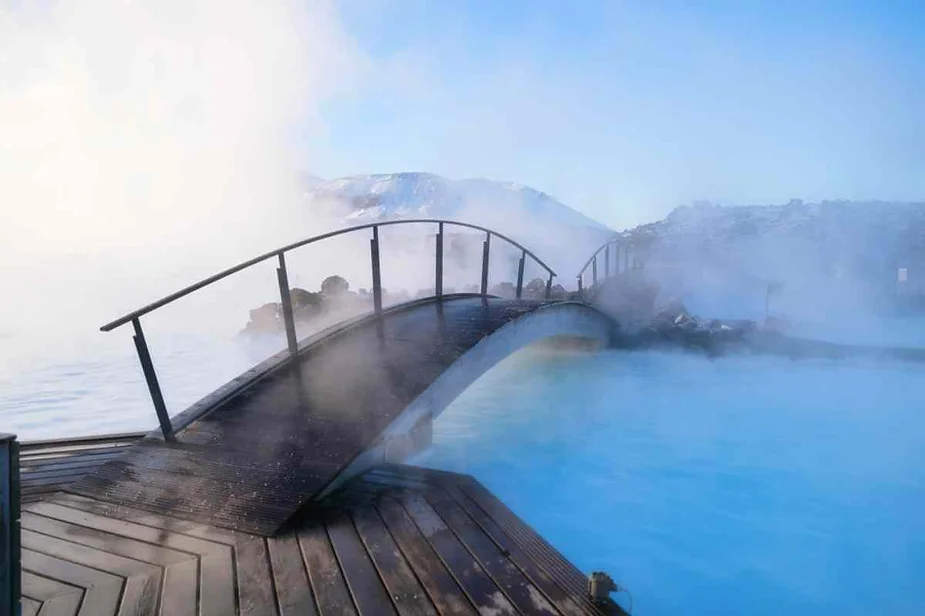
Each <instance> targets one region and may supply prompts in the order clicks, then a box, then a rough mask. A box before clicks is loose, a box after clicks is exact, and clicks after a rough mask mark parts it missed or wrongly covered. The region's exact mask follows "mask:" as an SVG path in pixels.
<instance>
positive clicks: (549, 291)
mask: <svg viewBox="0 0 925 616" xmlns="http://www.w3.org/2000/svg"><path fill="white" fill-rule="evenodd" d="M551 294H552V272H550V273H549V279H548V280H547V281H546V300H547V301H548V300H549V296H550V295H551Z"/></svg>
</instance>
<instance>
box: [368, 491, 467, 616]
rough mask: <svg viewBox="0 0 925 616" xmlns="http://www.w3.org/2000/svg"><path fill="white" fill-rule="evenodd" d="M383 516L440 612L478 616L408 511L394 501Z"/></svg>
mask: <svg viewBox="0 0 925 616" xmlns="http://www.w3.org/2000/svg"><path fill="white" fill-rule="evenodd" d="M378 510H379V515H380V516H381V517H382V521H383V522H385V526H386V528H388V530H389V532H390V533H391V535H392V537H393V539H394V540H395V543H396V544H398V547H399V549H401V551H402V553H403V554H404V556H405V558H406V559H407V561H408V563H409V564H410V565H411V568H412V570H413V571H414V572H415V574H416V575H417V577H418V579H419V580H420V581H421V585H422V586H424V589H425V590H426V591H427V594H428V595H430V599H431V601H433V603H434V605H435V606H436V608H437V611H438V612H440V613H441V614H444V615H450V614H475V613H476V609H475V607H474V606H473V604H472V603H471V602H470V601H469V599H468V597H467V596H466V594H465V593H464V592H463V590H462V588H460V586H459V585H458V584H457V583H456V580H455V579H453V576H451V575H450V573H449V572H448V571H447V570H446V568H445V567H444V566H443V563H442V562H441V561H440V559H439V558H438V557H437V555H436V554H435V553H434V551H433V549H431V547H430V545H429V544H428V543H427V541H426V540H425V539H424V536H423V535H421V533H420V531H418V529H417V527H416V526H415V525H414V522H412V521H411V518H409V517H408V514H407V513H406V512H405V510H404V508H403V507H402V506H401V505H400V504H399V503H398V502H397V501H395V500H394V499H391V498H384V499H383V500H382V501H381V502H380V503H379V507H378Z"/></svg>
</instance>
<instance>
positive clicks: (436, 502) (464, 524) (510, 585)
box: [424, 489, 559, 615]
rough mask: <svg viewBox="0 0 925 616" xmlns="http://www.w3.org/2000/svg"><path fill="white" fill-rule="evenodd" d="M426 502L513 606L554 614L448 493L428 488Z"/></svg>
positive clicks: (538, 592)
mask: <svg viewBox="0 0 925 616" xmlns="http://www.w3.org/2000/svg"><path fill="white" fill-rule="evenodd" d="M424 497H425V498H426V499H427V501H428V503H429V504H430V505H431V506H432V507H433V508H434V510H435V511H436V512H437V514H438V515H439V516H440V517H441V518H442V519H443V520H444V522H446V524H447V525H448V526H449V527H450V529H451V530H452V531H453V533H454V534H455V535H456V536H457V537H458V538H459V540H460V541H461V542H462V543H463V544H464V545H465V546H466V548H467V549H468V550H469V552H470V553H471V554H472V555H473V556H474V557H475V558H476V560H478V561H479V564H480V565H482V567H483V568H484V569H485V571H486V572H487V573H488V575H490V576H491V578H492V579H493V580H494V582H495V584H497V585H498V586H499V587H500V588H501V589H502V590H503V591H504V594H505V595H506V596H507V597H508V598H509V599H510V600H511V602H512V603H513V604H514V605H515V606H516V607H517V609H518V610H519V611H520V612H522V613H524V614H552V615H556V614H558V613H559V612H558V610H556V609H555V607H553V605H552V604H551V603H550V602H549V600H548V599H547V598H546V597H545V596H544V595H543V593H542V592H540V590H539V589H538V588H537V587H536V586H534V585H533V584H532V583H531V582H530V580H529V579H528V578H527V577H526V576H525V575H524V573H523V572H522V571H521V570H520V569H518V568H517V566H516V565H515V564H514V563H513V562H512V561H511V559H510V558H508V554H507V552H506V551H504V550H502V549H500V548H499V547H498V546H497V545H496V544H495V543H494V542H493V541H492V540H491V538H489V537H488V535H486V534H485V533H484V531H483V530H482V528H481V527H479V526H478V525H477V524H476V523H475V522H474V521H473V520H472V518H470V517H469V515H468V514H466V512H465V511H463V510H462V508H460V506H459V505H458V504H456V502H455V501H454V500H453V499H452V498H450V496H449V495H448V494H446V493H445V492H443V491H442V490H437V489H432V490H429V491H427V492H425V493H424Z"/></svg>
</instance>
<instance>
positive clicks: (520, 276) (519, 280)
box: [517, 252, 527, 299]
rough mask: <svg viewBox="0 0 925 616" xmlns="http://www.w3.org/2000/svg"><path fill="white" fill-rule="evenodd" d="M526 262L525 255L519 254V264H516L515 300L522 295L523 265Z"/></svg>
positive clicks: (523, 253) (524, 253)
mask: <svg viewBox="0 0 925 616" xmlns="http://www.w3.org/2000/svg"><path fill="white" fill-rule="evenodd" d="M526 260H527V253H526V252H522V253H520V262H519V263H518V264H517V299H520V298H522V297H523V295H524V263H525V262H526Z"/></svg>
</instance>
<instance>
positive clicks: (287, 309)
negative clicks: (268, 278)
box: [276, 253, 299, 355]
mask: <svg viewBox="0 0 925 616" xmlns="http://www.w3.org/2000/svg"><path fill="white" fill-rule="evenodd" d="M276 279H277V281H278V282H279V296H280V299H281V300H282V307H283V323H284V324H285V326H286V342H287V343H288V345H289V352H290V353H291V354H292V355H295V354H296V353H298V352H299V341H298V340H297V339H296V335H295V319H294V318H293V317H292V295H290V293H289V276H288V275H287V273H286V256H285V255H284V254H283V253H279V267H278V268H276Z"/></svg>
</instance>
